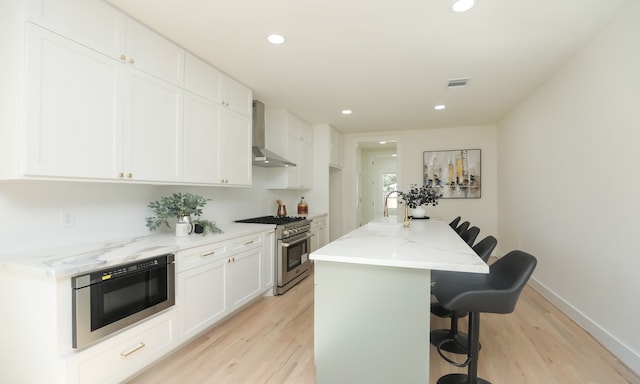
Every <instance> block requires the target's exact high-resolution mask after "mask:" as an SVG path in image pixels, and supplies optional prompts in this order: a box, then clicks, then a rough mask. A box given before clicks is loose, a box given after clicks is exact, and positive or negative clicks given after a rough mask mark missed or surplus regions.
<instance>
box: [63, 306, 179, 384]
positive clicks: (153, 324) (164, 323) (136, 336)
mask: <svg viewBox="0 0 640 384" xmlns="http://www.w3.org/2000/svg"><path fill="white" fill-rule="evenodd" d="M175 346H177V338H176V324H175V311H171V312H168V313H166V314H165V315H162V316H158V317H156V318H153V319H151V320H149V321H147V322H145V323H142V324H141V325H139V326H137V327H135V328H132V329H131V330H129V331H127V332H124V333H122V334H120V335H117V336H114V337H113V338H112V339H109V340H107V341H105V342H103V343H101V344H98V345H96V346H95V347H93V348H90V349H88V350H86V351H83V352H80V353H79V354H78V355H76V356H74V357H73V358H72V359H71V360H72V361H71V364H70V373H71V375H70V376H71V377H70V378H71V382H77V383H79V384H84V383H91V384H95V383H119V382H122V381H123V380H124V379H126V378H127V377H130V376H132V375H134V374H135V373H137V372H139V371H141V370H142V369H143V368H144V367H146V366H147V365H149V364H151V363H153V362H154V361H156V360H157V359H159V358H160V357H162V356H163V355H165V354H166V353H168V352H169V351H171V350H172V349H173V348H174V347H175ZM74 378H75V379H76V380H74Z"/></svg>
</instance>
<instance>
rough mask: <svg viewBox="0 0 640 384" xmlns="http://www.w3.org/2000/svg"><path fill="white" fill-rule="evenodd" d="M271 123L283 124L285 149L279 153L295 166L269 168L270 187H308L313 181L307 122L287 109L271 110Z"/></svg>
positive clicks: (311, 152)
mask: <svg viewBox="0 0 640 384" xmlns="http://www.w3.org/2000/svg"><path fill="white" fill-rule="evenodd" d="M271 115H272V120H271V121H270V122H271V123H277V124H284V126H285V127H286V132H287V137H286V138H284V140H283V141H284V142H286V143H287V146H286V151H283V152H284V153H282V154H280V153H278V154H279V155H281V156H282V157H284V158H285V159H287V160H289V161H291V162H293V163H295V164H296V166H295V167H286V168H270V169H269V172H270V174H269V176H270V178H269V180H270V188H272V189H310V188H311V187H312V182H313V143H312V138H313V131H312V127H311V125H310V124H309V123H307V122H305V121H303V120H301V119H300V118H298V117H297V116H295V115H293V114H291V113H289V112H287V111H272V113H271Z"/></svg>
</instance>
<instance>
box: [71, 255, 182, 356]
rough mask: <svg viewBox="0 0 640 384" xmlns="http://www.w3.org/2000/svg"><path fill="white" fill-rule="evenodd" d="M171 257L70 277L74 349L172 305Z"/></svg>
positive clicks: (172, 260) (173, 277)
mask: <svg viewBox="0 0 640 384" xmlns="http://www.w3.org/2000/svg"><path fill="white" fill-rule="evenodd" d="M174 260H175V256H174V255H173V254H167V255H162V256H157V257H152V258H146V259H142V260H137V261H135V262H131V263H127V264H119V265H116V266H113V267H110V268H108V269H104V270H100V271H93V272H89V273H86V274H83V275H78V276H74V277H72V278H71V286H72V304H73V320H72V322H73V333H72V334H73V336H72V346H73V348H84V347H86V346H89V345H91V344H93V343H95V342H96V341H98V340H100V339H102V338H104V337H106V336H108V335H110V334H112V333H114V332H117V331H119V330H121V329H123V328H125V327H127V326H129V325H131V324H134V323H136V322H138V321H140V320H143V319H145V318H147V317H149V316H152V315H154V314H156V313H158V312H160V311H162V310H164V309H166V308H169V307H171V306H172V305H174V304H175V264H174Z"/></svg>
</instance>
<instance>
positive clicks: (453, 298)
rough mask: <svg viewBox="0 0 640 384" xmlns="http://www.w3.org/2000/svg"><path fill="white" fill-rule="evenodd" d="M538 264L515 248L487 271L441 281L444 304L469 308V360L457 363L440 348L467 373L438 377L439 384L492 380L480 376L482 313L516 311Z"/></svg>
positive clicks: (439, 296)
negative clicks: (519, 299) (523, 291)
mask: <svg viewBox="0 0 640 384" xmlns="http://www.w3.org/2000/svg"><path fill="white" fill-rule="evenodd" d="M536 264H537V260H536V258H535V257H533V256H532V255H530V254H528V253H526V252H523V251H519V250H514V251H511V252H509V253H508V254H506V255H504V256H503V257H501V258H500V259H498V260H497V261H496V262H495V263H493V264H492V265H491V266H490V267H489V273H488V274H479V273H463V272H460V273H454V274H451V275H448V276H447V279H446V280H442V281H440V282H439V283H438V285H439V287H438V290H437V292H436V293H435V295H436V298H437V299H438V301H439V302H440V304H441V305H442V307H443V308H445V309H448V310H450V311H465V312H469V345H468V353H467V359H466V361H465V362H464V363H461V364H459V363H456V362H454V361H452V360H450V359H449V358H447V357H446V356H445V355H444V354H443V353H442V351H441V350H440V348H437V351H438V354H440V356H441V357H442V358H444V359H445V360H447V361H448V362H449V363H451V364H454V365H456V366H459V367H464V366H466V367H467V374H459V373H456V374H449V375H445V376H442V377H441V378H440V379H438V384H465V383H466V384H476V383H480V384H490V383H489V382H488V381H487V380H484V379H481V378H478V355H479V339H480V338H479V332H480V313H483V312H484V313H502V314H506V313H511V312H513V310H514V309H515V306H516V303H517V301H518V298H519V297H520V293H521V292H522V289H523V288H524V286H525V285H526V283H527V281H528V280H529V277H531V274H532V273H533V270H534V269H535V267H536Z"/></svg>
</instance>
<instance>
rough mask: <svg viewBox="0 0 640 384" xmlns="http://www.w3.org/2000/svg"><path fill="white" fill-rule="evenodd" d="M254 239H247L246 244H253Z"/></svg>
mask: <svg viewBox="0 0 640 384" xmlns="http://www.w3.org/2000/svg"><path fill="white" fill-rule="evenodd" d="M253 242H254V240H249V241H245V242H244V245H249V244H253Z"/></svg>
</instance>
